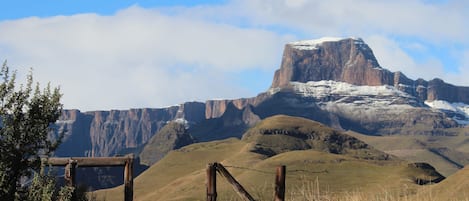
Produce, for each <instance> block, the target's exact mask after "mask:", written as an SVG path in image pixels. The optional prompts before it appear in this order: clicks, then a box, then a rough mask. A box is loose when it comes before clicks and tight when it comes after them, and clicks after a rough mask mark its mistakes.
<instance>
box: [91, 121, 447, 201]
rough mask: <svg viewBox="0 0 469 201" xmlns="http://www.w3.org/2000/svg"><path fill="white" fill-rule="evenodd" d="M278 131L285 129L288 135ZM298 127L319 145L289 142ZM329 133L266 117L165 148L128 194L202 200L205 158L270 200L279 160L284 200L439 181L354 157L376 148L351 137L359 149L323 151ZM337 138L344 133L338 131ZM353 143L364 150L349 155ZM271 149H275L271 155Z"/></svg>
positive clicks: (112, 195) (397, 189) (392, 162)
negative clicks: (234, 131)
mask: <svg viewBox="0 0 469 201" xmlns="http://www.w3.org/2000/svg"><path fill="white" fill-rule="evenodd" d="M295 125H296V126H295ZM295 127H296V128H295ZM265 128H270V129H276V130H278V134H276V135H278V136H283V135H284V136H287V138H278V140H280V143H277V144H275V146H271V145H273V144H272V143H273V142H272V141H270V140H259V139H262V138H259V136H257V135H260V136H262V135H264V134H265V133H264V134H262V132H259V131H261V130H262V129H265ZM280 130H284V131H288V134H286V132H283V131H282V132H280ZM298 130H299V131H301V133H303V134H306V133H316V134H318V136H319V137H321V139H322V140H323V141H325V144H324V146H322V145H321V146H319V147H321V149H313V148H309V149H306V148H305V147H304V146H303V145H308V146H311V147H313V146H312V145H315V144H314V143H312V144H311V145H309V144H308V143H306V142H304V144H303V145H302V146H297V145H298V143H300V142H299V139H301V137H298V138H296V139H293V140H292V139H291V138H290V137H291V135H292V133H295V132H296V131H298ZM294 131H295V132H294ZM282 133H284V134H282ZM296 134H299V132H297V133H296ZM269 135H270V134H269ZM331 135H343V134H342V133H340V132H338V131H335V130H333V129H330V128H328V127H326V126H324V125H322V124H319V123H317V122H313V121H310V120H306V119H303V118H297V117H289V116H275V117H272V118H267V119H265V120H263V121H262V122H260V123H259V124H257V125H256V126H255V127H253V128H251V129H250V130H249V131H247V132H246V134H245V137H244V138H243V140H239V139H235V138H231V139H227V140H222V141H212V142H206V143H197V144H192V145H189V146H186V147H183V148H181V149H178V150H175V151H172V152H170V153H169V154H168V155H166V156H165V157H164V158H163V159H161V160H160V161H158V162H157V163H155V164H154V165H153V166H151V167H150V168H149V169H148V170H147V171H145V172H144V173H142V174H141V175H140V176H138V177H137V178H136V179H135V181H134V187H135V191H134V195H135V198H136V199H137V200H142V201H144V200H164V201H167V200H204V196H205V177H206V175H205V174H206V170H205V168H206V167H207V164H208V163H212V162H220V163H222V164H223V165H224V166H225V167H226V168H227V169H228V171H230V172H231V173H232V174H233V175H234V177H235V178H236V179H237V180H238V181H239V182H240V183H241V184H242V185H243V186H244V187H245V188H246V189H247V190H248V191H249V192H250V193H251V195H253V196H254V197H255V199H257V200H272V196H273V183H274V178H275V169H276V167H278V166H280V165H286V167H287V178H286V182H287V185H286V186H287V189H286V191H287V194H286V195H287V200H347V199H342V198H344V196H347V195H351V194H352V193H353V194H355V195H356V196H361V197H359V198H364V196H365V195H366V196H370V197H367V198H371V196H376V198H380V196H381V197H383V196H389V197H390V196H391V195H392V196H393V197H394V198H401V197H400V196H406V197H410V196H413V195H415V194H416V192H417V191H418V190H419V189H420V188H422V186H421V185H419V184H418V183H419V181H436V180H439V179H440V180H441V175H438V174H437V173H436V172H435V171H434V169H433V170H432V169H431V168H430V169H429V168H422V166H421V165H415V164H409V163H408V162H405V161H402V160H399V159H396V158H394V157H388V158H387V159H384V158H382V159H380V158H379V157H361V156H363V155H362V153H367V154H365V156H368V153H373V155H372V156H380V155H381V154H384V153H383V152H379V151H377V150H374V151H373V149H372V147H371V146H369V145H366V144H365V143H363V142H362V141H359V140H357V139H355V140H353V141H347V140H346V141H343V142H347V143H348V142H354V143H358V144H360V146H356V147H355V146H353V143H352V144H348V145H347V146H350V147H349V148H350V150H348V151H347V152H341V153H334V152H331V151H330V149H329V148H327V146H326V144H327V143H330V142H332V143H338V142H337V141H334V140H333V141H330V140H328V139H329V138H327V136H331ZM323 137H324V138H323ZM285 139H286V140H285ZM334 139H335V138H334ZM339 139H349V138H346V137H345V136H344V137H343V138H342V137H340V138H339ZM307 140H308V138H306V139H304V141H307ZM350 140H351V139H350ZM292 142H294V143H292ZM264 143H266V144H264ZM365 145H366V146H365ZM259 146H261V147H270V148H272V149H273V148H274V147H276V148H277V149H273V151H274V152H268V153H263V152H259V151H257V148H256V147H259ZM283 147H287V149H284V148H283ZM323 148H325V149H323ZM353 148H355V149H356V150H359V149H363V151H365V150H366V152H361V151H358V152H353V151H352V150H353ZM277 150H280V151H278V153H277V152H276V151H277ZM375 154H376V155H375ZM317 184H319V185H317ZM403 187H405V188H403ZM217 189H218V195H219V196H218V199H219V200H238V197H237V195H236V193H235V192H234V191H233V190H232V187H231V186H230V185H229V184H228V183H227V182H226V181H225V180H223V179H222V178H221V177H220V178H218V179H217ZM383 189H386V191H384V190H383ZM122 190H123V189H122V187H117V188H113V189H106V190H100V191H97V192H96V193H97V196H98V198H105V199H108V200H120V199H122V196H123V193H122ZM312 190H314V191H312ZM316 192H319V194H316ZM355 192H356V193H355ZM329 198H330V199H329ZM362 200H363V199H362ZM364 200H373V199H364ZM375 200H389V201H391V200H392V199H375ZM394 200H399V199H394Z"/></svg>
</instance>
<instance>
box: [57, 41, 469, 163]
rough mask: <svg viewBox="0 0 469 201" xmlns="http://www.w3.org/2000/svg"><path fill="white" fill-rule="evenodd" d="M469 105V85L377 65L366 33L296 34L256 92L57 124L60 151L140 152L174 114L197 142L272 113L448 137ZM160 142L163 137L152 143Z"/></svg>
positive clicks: (238, 130)
mask: <svg viewBox="0 0 469 201" xmlns="http://www.w3.org/2000/svg"><path fill="white" fill-rule="evenodd" d="M437 100H438V101H446V102H448V103H456V102H461V103H464V104H461V105H459V106H458V107H459V108H456V109H454V110H448V109H447V107H446V108H445V107H437V104H429V102H432V101H437ZM466 104H469V87H459V86H455V85H451V84H448V83H445V82H444V81H443V80H441V79H433V80H430V81H425V80H423V79H417V80H412V79H409V78H408V77H406V76H405V75H404V74H403V73H401V72H391V71H389V70H387V69H385V68H383V67H381V66H380V65H379V63H378V61H377V59H376V58H375V56H374V54H373V51H372V50H371V48H370V47H369V46H368V45H367V44H366V43H365V42H364V41H363V40H362V39H359V38H345V39H342V38H333V39H330V38H329V39H320V40H313V41H299V42H292V43H289V44H286V45H285V50H284V54H283V57H282V63H281V66H280V69H279V70H277V71H276V72H275V75H274V78H273V81H272V85H271V87H270V88H269V89H268V90H267V91H265V92H262V93H260V94H258V95H257V96H255V97H251V98H239V99H231V100H207V101H206V102H204V103H203V102H186V103H182V104H180V105H177V106H171V107H167V108H141V109H129V110H111V111H91V112H80V111H79V110H64V112H63V115H62V116H61V117H60V119H59V121H58V122H57V124H56V126H57V127H58V128H60V129H66V130H67V131H68V132H67V135H66V137H65V139H64V143H63V145H62V146H60V147H59V149H58V150H57V152H56V155H58V156H114V155H121V154H127V153H129V152H130V153H135V154H136V155H138V154H139V151H141V150H143V149H144V147H145V146H146V145H147V144H148V142H149V140H150V139H151V138H153V137H154V136H155V135H157V133H158V132H159V131H160V130H161V129H162V128H163V127H164V126H165V125H167V124H168V123H170V122H172V121H182V122H186V123H187V125H188V127H189V128H188V133H189V134H190V135H192V136H193V137H195V138H196V139H194V141H199V142H205V141H212V140H221V139H226V138H230V137H236V138H241V137H242V134H243V133H244V132H245V131H246V130H247V129H248V128H249V127H251V126H253V125H256V123H258V122H260V121H261V120H263V119H265V118H268V117H271V116H274V115H289V116H297V117H303V118H306V119H310V120H314V121H318V122H320V123H322V124H325V125H327V126H330V127H332V128H335V129H338V130H342V131H346V130H350V131H355V132H358V133H363V134H367V135H376V136H379V135H436V136H450V135H452V132H451V131H447V130H445V129H446V128H454V127H463V126H465V124H464V123H465V122H467V124H469V105H466ZM177 137H178V136H176V139H174V138H173V139H172V140H175V141H177V140H178V139H177ZM157 139H159V140H165V139H166V138H164V137H161V138H157ZM159 143H161V144H165V142H155V143H154V144H159ZM175 147H177V146H175ZM166 151H167V150H165V151H164V152H166Z"/></svg>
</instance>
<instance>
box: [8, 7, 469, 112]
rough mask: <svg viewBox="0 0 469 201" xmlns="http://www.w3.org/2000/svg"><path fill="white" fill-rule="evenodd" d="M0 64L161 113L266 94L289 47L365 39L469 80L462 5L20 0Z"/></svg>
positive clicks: (89, 104)
mask: <svg viewBox="0 0 469 201" xmlns="http://www.w3.org/2000/svg"><path fill="white" fill-rule="evenodd" d="M2 7H3V8H4V9H2V12H0V61H2V62H3V61H7V64H8V66H9V67H10V68H11V69H14V70H17V73H18V82H21V80H24V78H25V75H26V74H27V73H28V72H29V71H30V69H31V68H32V69H33V75H34V78H35V80H36V81H37V82H39V83H40V84H41V86H44V85H45V84H47V83H48V82H49V83H50V84H51V85H52V86H59V87H60V89H61V92H62V93H63V98H62V102H63V104H64V107H65V108H66V109H79V110H81V111H93V110H111V109H118V110H125V109H130V108H160V107H167V106H172V105H177V104H181V103H183V102H187V101H206V100H210V99H221V98H223V99H225V98H226V99H233V98H241V97H253V96H256V95H257V94H258V93H261V92H264V91H266V90H267V89H268V88H269V87H270V84H271V82H272V78H273V75H274V72H275V70H276V69H278V68H279V66H280V62H281V59H282V52H283V48H284V46H285V44H286V43H288V42H292V41H297V40H306V39H316V38H321V37H325V36H331V37H360V38H362V39H363V40H364V41H365V42H366V43H367V44H368V45H369V46H370V47H371V48H372V49H373V52H374V53H375V56H376V58H377V59H378V62H379V63H380V65H381V66H382V67H384V68H387V69H389V70H391V71H401V72H403V73H404V74H406V75H407V76H408V77H410V78H412V79H417V78H423V79H426V80H430V79H433V78H441V79H444V80H445V81H446V82H449V83H452V84H455V85H462V86H469V37H467V36H469V24H468V21H469V1H464V0H442V1H437V0H393V1H385V0H354V1H348V0H329V1H321V0H271V1H266V0H225V1H216V0H199V1H197V0H196V1H184V0H145V1H130V0H100V1H92V0H42V1H37V0H15V1H6V2H2Z"/></svg>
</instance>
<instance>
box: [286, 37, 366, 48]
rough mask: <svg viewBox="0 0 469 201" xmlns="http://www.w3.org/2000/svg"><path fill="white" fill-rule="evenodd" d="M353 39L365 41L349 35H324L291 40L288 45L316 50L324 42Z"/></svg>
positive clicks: (360, 41)
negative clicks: (317, 37) (343, 36)
mask: <svg viewBox="0 0 469 201" xmlns="http://www.w3.org/2000/svg"><path fill="white" fill-rule="evenodd" d="M348 39H353V40H355V41H357V42H359V43H363V41H362V39H360V38H356V37H349V38H340V37H323V38H319V39H315V40H300V41H295V42H290V43H288V45H291V46H292V47H293V48H296V49H300V50H314V49H317V48H318V46H320V45H321V44H323V43H324V42H337V41H341V40H348Z"/></svg>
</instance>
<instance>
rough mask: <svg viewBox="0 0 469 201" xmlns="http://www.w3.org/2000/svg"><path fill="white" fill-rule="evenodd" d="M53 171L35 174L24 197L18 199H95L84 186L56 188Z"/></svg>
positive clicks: (42, 200)
mask: <svg viewBox="0 0 469 201" xmlns="http://www.w3.org/2000/svg"><path fill="white" fill-rule="evenodd" d="M54 175H55V173H54V172H53V171H49V173H48V174H44V172H43V171H41V173H40V174H35V175H34V178H33V180H32V182H31V185H30V186H29V189H28V192H27V193H26V194H25V195H23V196H24V198H20V199H19V200H28V201H56V200H57V201H95V200H96V197H95V196H93V195H92V194H90V195H89V196H88V195H87V190H88V188H87V187H86V186H79V187H77V188H75V187H70V186H63V187H61V188H60V189H58V188H57V184H56V181H55V176H54Z"/></svg>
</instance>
